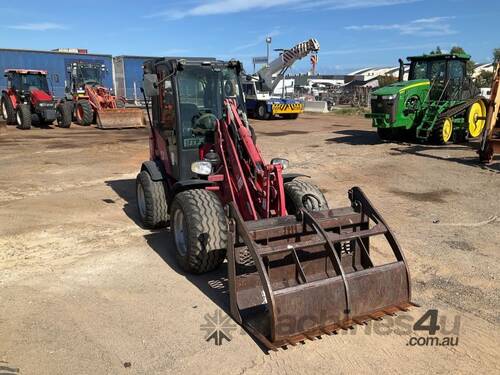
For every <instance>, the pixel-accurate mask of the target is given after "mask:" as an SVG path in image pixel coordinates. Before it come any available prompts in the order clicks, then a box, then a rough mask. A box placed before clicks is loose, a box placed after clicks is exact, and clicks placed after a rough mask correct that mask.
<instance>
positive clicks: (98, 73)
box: [68, 61, 106, 92]
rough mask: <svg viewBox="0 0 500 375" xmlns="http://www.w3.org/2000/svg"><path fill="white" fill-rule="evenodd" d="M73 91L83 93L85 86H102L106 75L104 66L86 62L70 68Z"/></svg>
mask: <svg viewBox="0 0 500 375" xmlns="http://www.w3.org/2000/svg"><path fill="white" fill-rule="evenodd" d="M68 74H69V76H70V82H71V91H72V92H78V91H82V90H83V89H84V87H85V85H90V86H102V84H103V80H104V77H105V75H106V66H105V65H104V64H98V63H90V62H84V61H78V62H73V63H71V64H70V65H69V66H68Z"/></svg>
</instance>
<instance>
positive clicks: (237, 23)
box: [0, 0, 500, 73]
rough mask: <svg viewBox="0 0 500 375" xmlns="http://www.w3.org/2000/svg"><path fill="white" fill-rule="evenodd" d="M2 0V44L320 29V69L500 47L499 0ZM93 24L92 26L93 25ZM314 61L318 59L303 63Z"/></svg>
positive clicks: (198, 44)
mask: <svg viewBox="0 0 500 375" xmlns="http://www.w3.org/2000/svg"><path fill="white" fill-rule="evenodd" d="M19 4H22V5H16V3H15V2H12V1H9V2H7V1H5V0H4V1H1V2H0V15H1V16H2V17H1V18H2V24H1V25H0V48H21V49H42V50H45V49H53V48H58V47H78V48H87V49H88V50H89V51H91V52H96V53H97V52H98V53H108V54H113V55H145V56H163V55H170V56H172V55H176V56H179V55H183V56H214V57H218V58H221V59H230V58H237V59H240V60H242V61H243V62H244V63H245V66H246V68H247V70H252V67H251V65H250V61H251V58H252V57H253V56H262V55H265V51H266V46H265V42H264V40H265V37H266V36H267V35H270V36H272V37H273V44H272V48H289V47H291V46H293V45H294V44H295V43H297V42H300V41H303V40H306V39H308V38H310V37H314V38H316V39H318V40H319V42H320V44H321V51H320V54H319V64H318V71H320V72H323V73H332V72H339V73H340V72H348V71H350V70H355V69H357V68H362V67H366V66H386V65H396V64H397V59H398V58H399V57H406V56H408V55H412V54H419V53H422V52H427V51H429V50H431V49H433V48H434V47H435V46H437V45H439V46H441V48H443V49H449V48H450V46H452V45H457V44H458V45H461V46H462V47H464V48H465V50H466V51H467V52H469V53H470V54H472V56H473V59H475V60H476V61H477V62H483V61H488V60H489V59H491V50H492V49H493V48H495V47H497V48H500V1H499V0H475V1H471V0H310V1H304V0H186V1H180V0H173V1H169V0H148V1H147V2H146V1H143V2H141V1H132V0H122V1H104V0H100V1H97V0H86V1H85V2H61V1H50V0H46V1H44V2H40V1H35V0H23V1H22V2H20V3H19ZM89 26H91V27H89ZM309 68H310V66H309V61H308V59H304V60H303V61H301V62H300V63H298V64H296V65H295V66H294V68H293V72H305V71H307V70H308V69H309Z"/></svg>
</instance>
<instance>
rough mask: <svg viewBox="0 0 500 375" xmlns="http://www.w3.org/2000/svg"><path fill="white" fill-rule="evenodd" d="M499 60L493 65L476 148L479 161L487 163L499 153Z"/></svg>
mask: <svg viewBox="0 0 500 375" xmlns="http://www.w3.org/2000/svg"><path fill="white" fill-rule="evenodd" d="M499 112H500V62H498V63H497V64H496V66H495V70H494V72H493V82H492V85H491V91H490V100H489V101H488V106H487V115H486V124H485V126H484V129H483V134H482V136H481V145H480V147H479V150H478V154H479V160H480V161H481V163H484V164H489V163H491V162H492V161H493V158H494V157H495V155H499V154H500V116H499Z"/></svg>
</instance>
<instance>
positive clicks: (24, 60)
mask: <svg viewBox="0 0 500 375" xmlns="http://www.w3.org/2000/svg"><path fill="white" fill-rule="evenodd" d="M78 61H85V62H91V63H95V64H102V65H104V66H105V67H106V71H107V74H106V75H105V77H104V81H103V84H104V86H106V87H108V88H112V87H113V63H112V57H111V55H100V54H78V53H63V52H53V51H34V50H18V49H0V74H1V77H0V89H1V90H3V89H5V87H6V83H7V82H6V79H5V77H3V74H4V71H5V69H36V70H46V71H47V72H48V79H49V88H51V90H52V91H53V93H54V96H55V97H57V98H62V97H63V96H64V94H65V87H66V83H67V82H68V72H67V66H68V65H71V64H72V63H74V62H78Z"/></svg>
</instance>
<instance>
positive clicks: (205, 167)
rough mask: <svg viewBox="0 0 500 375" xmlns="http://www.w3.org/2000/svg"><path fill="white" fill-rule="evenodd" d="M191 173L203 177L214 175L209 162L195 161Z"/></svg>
mask: <svg viewBox="0 0 500 375" xmlns="http://www.w3.org/2000/svg"><path fill="white" fill-rule="evenodd" d="M191 172H193V173H196V174H199V175H202V176H208V175H209V174H210V173H212V164H211V163H210V162H208V161H195V162H194V163H193V164H191Z"/></svg>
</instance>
